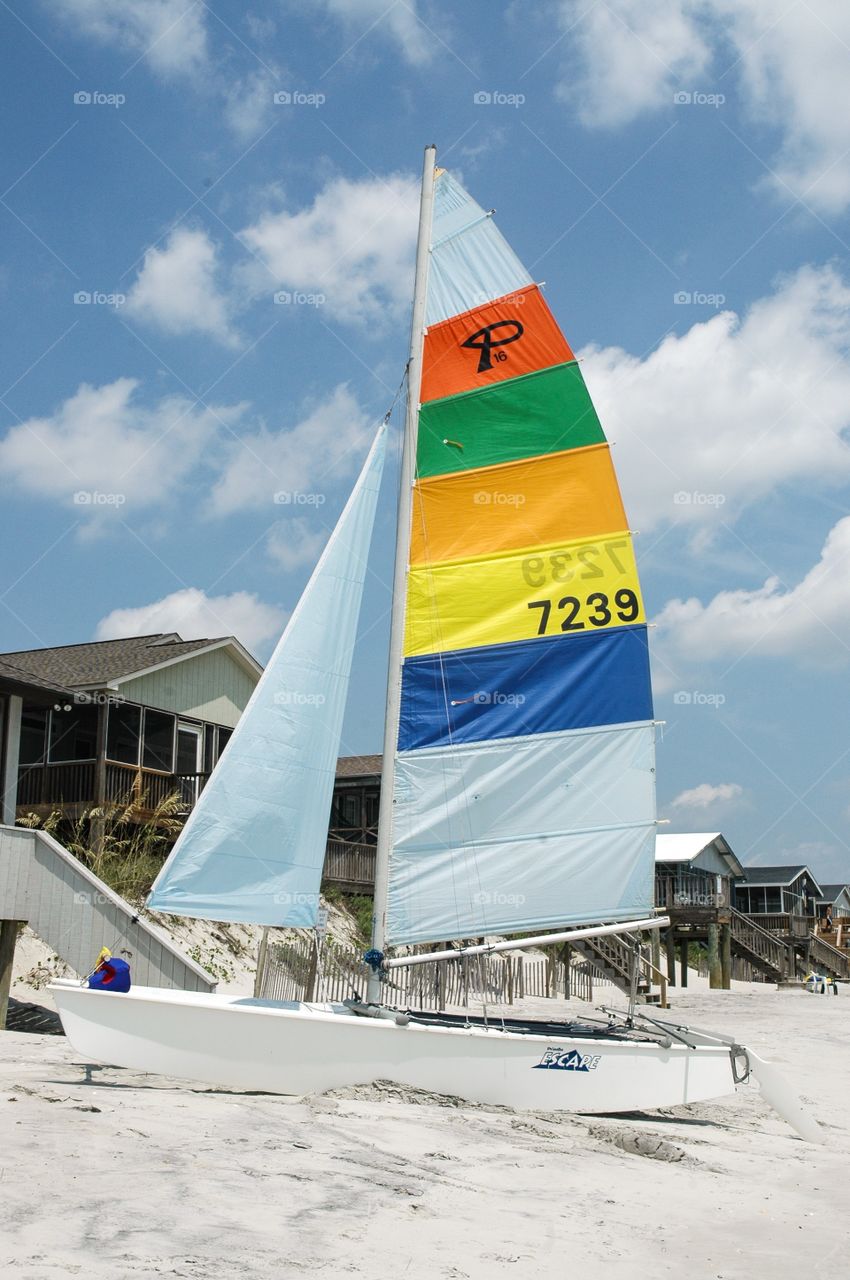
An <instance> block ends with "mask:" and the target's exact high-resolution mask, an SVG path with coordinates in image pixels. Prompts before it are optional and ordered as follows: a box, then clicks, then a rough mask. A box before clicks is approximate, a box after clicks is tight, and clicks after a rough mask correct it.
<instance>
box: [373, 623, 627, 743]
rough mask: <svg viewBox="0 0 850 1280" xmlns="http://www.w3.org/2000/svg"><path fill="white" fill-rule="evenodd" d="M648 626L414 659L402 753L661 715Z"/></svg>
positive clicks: (404, 696) (404, 690)
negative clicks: (652, 684) (655, 713)
mask: <svg viewBox="0 0 850 1280" xmlns="http://www.w3.org/2000/svg"><path fill="white" fill-rule="evenodd" d="M646 636H647V632H646V627H645V626H640V627H620V628H618V629H615V630H611V631H604V632H603V631H599V632H588V633H587V634H585V635H575V636H569V637H565V636H556V637H552V638H551V639H540V640H522V641H518V642H516V643H514V644H500V645H487V646H485V647H483V648H480V649H463V650H459V651H455V652H448V653H439V654H426V655H425V656H424V657H421V658H408V659H407V660H406V662H405V664H404V669H403V676H402V687H401V718H400V722H399V735H398V746H399V751H411V750H413V749H414V748H416V747H433V746H438V745H443V744H448V743H452V742H454V743H463V742H486V741H488V740H489V739H491V738H516V737H521V736H523V735H525V734H538V733H552V732H556V731H558V730H567V729H586V728H589V727H590V726H592V725H604V724H630V723H632V722H637V721H643V720H651V719H652V692H651V687H650V678H649V653H648V650H647V639H646Z"/></svg>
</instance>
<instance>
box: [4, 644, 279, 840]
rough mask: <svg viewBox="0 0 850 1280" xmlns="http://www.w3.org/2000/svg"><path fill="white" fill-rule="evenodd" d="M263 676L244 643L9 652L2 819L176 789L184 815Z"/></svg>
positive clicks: (144, 798) (144, 807)
mask: <svg viewBox="0 0 850 1280" xmlns="http://www.w3.org/2000/svg"><path fill="white" fill-rule="evenodd" d="M261 672H262V668H261V667H260V665H259V663H258V662H257V661H256V660H255V659H254V658H253V657H252V656H251V654H250V653H248V651H247V650H246V649H245V648H244V647H243V646H242V645H241V644H240V643H239V641H238V640H237V639H236V638H235V637H234V636H223V637H218V638H215V639H204V640H183V639H182V638H181V637H180V636H179V635H177V634H176V633H175V632H171V633H167V634H162V633H158V634H155V635H147V636H130V637H127V638H126V639H121V640H103V641H95V642H91V643H86V644H72V645H61V646H58V647H55V648H45V649H30V650H23V651H18V652H14V653H4V654H0V708H2V711H0V716H1V717H2V719H1V720H0V723H2V779H3V804H4V818H5V821H7V822H12V821H14V818H15V816H17V817H21V816H23V815H24V814H31V813H34V814H36V815H39V816H46V815H47V814H49V813H51V812H53V811H54V810H57V809H58V810H60V811H61V812H62V813H63V814H64V815H65V816H67V817H69V818H71V819H73V818H76V817H78V816H79V815H80V814H81V813H83V812H84V811H85V810H87V809H89V808H91V807H92V806H99V805H110V804H114V805H126V804H128V803H130V802H131V801H135V802H136V804H137V809H138V813H139V816H140V818H142V820H143V819H144V815H145V814H147V813H150V812H151V811H152V810H153V809H155V808H156V806H157V805H158V804H159V803H160V802H161V801H162V800H164V799H165V798H166V797H167V796H169V795H171V794H173V793H175V792H176V793H177V794H178V795H179V797H180V800H181V802H182V807H183V808H184V810H185V811H186V812H188V811H189V809H191V807H192V806H193V804H194V803H195V801H196V800H197V797H198V795H199V794H200V791H201V789H202V787H203V785H204V783H205V782H206V780H207V778H208V777H209V775H210V773H211V771H212V769H213V768H214V767H215V764H216V761H217V760H218V758H219V756H220V755H221V752H222V751H223V749H224V746H225V744H226V743H227V740H228V738H229V737H230V734H231V733H232V732H233V728H234V726H235V725H236V723H237V721H238V719H239V716H240V715H241V713H242V711H243V709H244V707H245V705H246V703H247V701H248V699H249V697H250V696H251V692H252V691H253V689H254V687H255V685H256V683H257V681H258V680H259V678H260V674H261Z"/></svg>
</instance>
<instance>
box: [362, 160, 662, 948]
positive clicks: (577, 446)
mask: <svg viewBox="0 0 850 1280" xmlns="http://www.w3.org/2000/svg"><path fill="white" fill-rule="evenodd" d="M431 246H432V247H431V255H430V263H429V270H428V284H427V300H426V316H427V328H426V330H425V333H424V341H423V364H422V377H421V393H420V400H421V405H420V409H419V416H418V423H417V424H415V428H416V429H415V434H414V442H415V447H416V477H415V482H414V485H413V494H412V504H411V525H410V541H409V545H410V555H409V565H408V571H407V576H406V582H405V592H404V599H403V601H400V602H398V601H397V602H396V607H397V608H402V609H403V610H404V616H405V637H404V663H403V668H402V697H401V710H400V715H399V721H398V735H397V739H396V751H395V756H394V773H393V797H394V804H393V817H392V828H393V832H392V836H393V838H392V853H391V858H390V868H389V899H388V909H387V937H388V941H390V942H392V943H412V942H425V941H439V940H443V939H449V938H463V937H469V936H474V935H478V934H488V933H494V932H519V931H521V930H522V931H525V930H528V929H536V928H538V927H542V928H549V927H551V926H553V925H554V926H557V925H565V924H582V923H586V922H590V921H599V920H612V921H613V920H616V921H619V920H626V919H630V918H636V917H640V916H645V915H646V914H647V913H648V912H649V911H650V910H651V906H652V890H653V851H654V841H655V820H656V819H655V768H654V723H653V719H652V697H651V690H650V679H649V663H648V652H647V644H646V618H645V613H644V607H643V601H642V597H641V590H640V583H639V579H638V572H637V565H636V561H635V555H634V548H633V546H632V538H631V533H630V531H629V526H628V522H627V518H626V513H625V510H624V508H623V504H622V499H621V496H620V490H619V485H618V483H617V478H616V474H615V471H614V466H613V462H612V459H611V455H610V450H609V447H608V444H607V442H606V439H605V435H604V431H603V428H602V425H601V424H600V422H599V418H598V416H597V414H596V410H595V408H594V406H593V403H592V400H591V398H590V395H589V394H588V391H587V388H586V386H585V384H584V379H583V377H582V373H581V369H580V367H579V364H578V362H577V361H576V359H575V355H574V353H573V351H572V349H571V347H570V345H569V343H568V341H567V340H566V338H565V337H564V335H563V333H562V332H561V330H560V327H559V326H558V323H557V321H556V319H555V317H554V316H553V314H552V312H551V310H550V309H549V307H548V305H547V303H546V301H545V299H544V297H543V295H542V292H541V290H540V288H539V286H538V285H537V284H535V283H534V281H533V280H532V279H531V277H530V275H529V273H528V272H527V271H526V269H525V267H524V266H523V265H522V263H521V262H520V260H519V258H517V256H516V254H515V253H514V251H513V249H512V248H511V247H510V245H508V243H507V241H506V240H505V239H504V237H503V236H502V234H501V232H500V231H499V229H498V227H497V226H496V223H495V221H494V219H493V218H492V217H488V216H486V215H485V214H484V211H483V210H482V208H481V206H480V205H478V204H477V202H476V201H475V200H473V199H472V197H471V196H469V195H468V193H467V192H465V191H464V189H463V187H462V186H461V185H460V183H458V182H457V181H456V180H455V179H454V178H453V177H452V176H451V175H450V174H448V173H446V172H445V171H441V172H440V173H439V175H438V177H437V180H436V187H435V196H434V220H433V227H432V234H431Z"/></svg>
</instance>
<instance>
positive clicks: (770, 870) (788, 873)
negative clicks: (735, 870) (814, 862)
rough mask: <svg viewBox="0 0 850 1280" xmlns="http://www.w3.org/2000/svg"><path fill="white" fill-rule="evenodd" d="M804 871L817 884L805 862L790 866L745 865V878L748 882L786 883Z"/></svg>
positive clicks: (789, 882)
mask: <svg viewBox="0 0 850 1280" xmlns="http://www.w3.org/2000/svg"><path fill="white" fill-rule="evenodd" d="M803 872H805V873H806V875H807V876H808V877H809V879H810V880H811V881H812V883H813V884H817V880H816V879H815V877H814V876H813V875H812V873H811V871H810V870H809V868H808V867H807V866H806V865H805V863H798V864H795V865H794V866H788V867H744V879H745V881H746V883H747V884H771V885H777V884H778V885H786V884H791V883H792V881H794V880H796V879H797V878H798V877H799V876H800V875H802V874H803Z"/></svg>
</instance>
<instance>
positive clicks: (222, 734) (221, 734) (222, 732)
mask: <svg viewBox="0 0 850 1280" xmlns="http://www.w3.org/2000/svg"><path fill="white" fill-rule="evenodd" d="M232 736H233V730H232V729H219V731H218V756H217V757H216V759H218V760H220V759H221V753H222V751H223V750H224V748H225V747H226V746H227V744H228V742H229V741H230V739H231V738H232Z"/></svg>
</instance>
